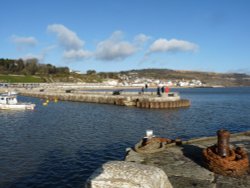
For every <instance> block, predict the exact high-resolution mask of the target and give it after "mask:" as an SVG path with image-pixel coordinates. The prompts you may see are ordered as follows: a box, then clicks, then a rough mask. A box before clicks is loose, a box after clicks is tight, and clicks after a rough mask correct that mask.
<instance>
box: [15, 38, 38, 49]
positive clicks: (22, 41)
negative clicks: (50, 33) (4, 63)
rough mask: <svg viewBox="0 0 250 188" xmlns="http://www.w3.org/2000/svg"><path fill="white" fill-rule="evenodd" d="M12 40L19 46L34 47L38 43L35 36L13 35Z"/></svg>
mask: <svg viewBox="0 0 250 188" xmlns="http://www.w3.org/2000/svg"><path fill="white" fill-rule="evenodd" d="M11 41H12V42H13V43H15V44H16V45H17V46H19V47H25V46H26V47H27V46H28V47H33V46H35V45H37V40H36V38H35V37H20V36H16V35H13V36H12V37H11Z"/></svg>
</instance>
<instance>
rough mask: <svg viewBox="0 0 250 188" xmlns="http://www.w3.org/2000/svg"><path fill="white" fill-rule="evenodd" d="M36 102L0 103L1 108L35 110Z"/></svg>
mask: <svg viewBox="0 0 250 188" xmlns="http://www.w3.org/2000/svg"><path fill="white" fill-rule="evenodd" d="M34 108H35V104H0V109H1V110H34Z"/></svg>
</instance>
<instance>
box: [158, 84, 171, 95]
mask: <svg viewBox="0 0 250 188" xmlns="http://www.w3.org/2000/svg"><path fill="white" fill-rule="evenodd" d="M169 92H170V89H169V87H164V86H163V85H162V86H161V85H158V86H157V95H158V96H161V94H162V93H169Z"/></svg>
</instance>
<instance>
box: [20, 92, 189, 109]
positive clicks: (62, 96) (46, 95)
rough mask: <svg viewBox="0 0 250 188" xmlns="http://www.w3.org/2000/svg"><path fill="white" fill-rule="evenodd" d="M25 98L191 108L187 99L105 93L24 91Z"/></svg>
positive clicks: (142, 106) (22, 93) (147, 106)
mask: <svg viewBox="0 0 250 188" xmlns="http://www.w3.org/2000/svg"><path fill="white" fill-rule="evenodd" d="M20 94H21V95H23V96H30V97H37V98H42V99H50V100H53V99H58V100H62V101H76V102H89V103H100V104H113V105H121V106H135V107H138V108H149V109H152V108H155V109H158V108H179V107H188V106H190V101H189V100H186V99H179V98H173V99H171V98H170V99H169V98H166V97H157V96H151V95H138V94H137V95H136V94H131V95H128V94H127V93H126V94H125V95H112V94H110V93H109V94H104V93H97V92H95V93H89V92H88V93H54V92H34V91H22V92H20Z"/></svg>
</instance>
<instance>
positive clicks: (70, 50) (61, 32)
mask: <svg viewBox="0 0 250 188" xmlns="http://www.w3.org/2000/svg"><path fill="white" fill-rule="evenodd" d="M47 31H49V32H52V33H55V34H56V36H57V39H58V43H59V44H60V46H61V47H62V48H63V49H64V53H63V57H64V58H65V59H67V60H80V59H84V58H88V57H90V56H91V52H89V51H85V50H84V49H83V47H84V44H85V42H84V41H83V40H81V39H80V38H79V37H78V36H77V34H76V33H75V32H73V31H72V30H70V29H68V28H67V27H65V26H64V25H62V24H52V25H49V26H48V27H47Z"/></svg>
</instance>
